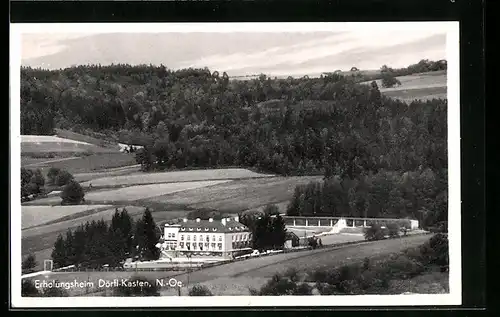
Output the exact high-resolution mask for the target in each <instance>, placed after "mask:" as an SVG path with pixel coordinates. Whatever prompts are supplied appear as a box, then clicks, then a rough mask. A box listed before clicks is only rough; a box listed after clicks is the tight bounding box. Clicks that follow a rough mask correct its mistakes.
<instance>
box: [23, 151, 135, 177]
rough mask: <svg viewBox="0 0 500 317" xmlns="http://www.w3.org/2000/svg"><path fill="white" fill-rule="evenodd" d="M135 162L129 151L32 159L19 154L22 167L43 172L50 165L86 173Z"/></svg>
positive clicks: (73, 171)
mask: <svg viewBox="0 0 500 317" xmlns="http://www.w3.org/2000/svg"><path fill="white" fill-rule="evenodd" d="M136 164H137V163H136V161H135V156H134V155H133V154H129V153H100V154H93V155H89V156H82V157H72V158H65V159H60V158H59V159H58V158H44V159H38V158H35V159H33V158H29V157H27V156H21V166H22V167H26V168H40V169H41V170H42V171H45V172H46V171H48V169H49V168H51V167H56V168H59V169H64V170H67V171H68V172H70V173H72V174H76V173H88V172H90V171H97V170H105V169H107V168H117V167H127V166H131V165H136Z"/></svg>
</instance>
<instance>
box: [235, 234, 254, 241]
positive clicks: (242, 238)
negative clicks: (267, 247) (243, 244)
mask: <svg viewBox="0 0 500 317" xmlns="http://www.w3.org/2000/svg"><path fill="white" fill-rule="evenodd" d="M248 240H250V234H248V233H245V234H235V235H233V241H248Z"/></svg>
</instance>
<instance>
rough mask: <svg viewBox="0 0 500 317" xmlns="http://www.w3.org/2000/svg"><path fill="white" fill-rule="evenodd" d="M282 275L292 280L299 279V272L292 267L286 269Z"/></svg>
mask: <svg viewBox="0 0 500 317" xmlns="http://www.w3.org/2000/svg"><path fill="white" fill-rule="evenodd" d="M284 276H285V277H287V278H289V279H290V281H292V282H297V281H298V280H299V272H298V270H297V269H296V268H294V267H291V268H289V269H287V270H286V272H285V274H284Z"/></svg>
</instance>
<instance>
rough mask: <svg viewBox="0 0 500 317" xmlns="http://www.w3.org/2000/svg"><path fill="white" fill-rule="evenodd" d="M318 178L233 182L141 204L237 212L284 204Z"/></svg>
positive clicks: (278, 178) (147, 200)
mask: <svg viewBox="0 0 500 317" xmlns="http://www.w3.org/2000/svg"><path fill="white" fill-rule="evenodd" d="M320 179H321V177H319V176H303V177H302V176H301V177H273V178H256V179H245V180H235V181H232V182H228V183H223V184H219V185H215V186H210V187H203V188H197V189H192V190H186V191H182V192H178V193H175V194H168V195H163V196H157V197H153V198H150V199H145V200H144V201H145V202H169V203H171V204H176V205H184V206H187V207H189V208H209V209H217V210H221V211H225V212H239V211H245V210H248V209H253V208H258V207H261V206H264V205H267V204H271V203H282V202H284V201H287V200H289V199H290V198H291V197H292V196H293V192H294V190H295V186H297V185H299V184H307V183H309V182H311V181H313V180H320ZM282 205H284V204H283V203H282Z"/></svg>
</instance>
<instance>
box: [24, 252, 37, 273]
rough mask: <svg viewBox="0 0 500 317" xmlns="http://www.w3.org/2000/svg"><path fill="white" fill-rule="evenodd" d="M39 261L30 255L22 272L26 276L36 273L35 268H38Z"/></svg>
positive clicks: (25, 260)
mask: <svg viewBox="0 0 500 317" xmlns="http://www.w3.org/2000/svg"><path fill="white" fill-rule="evenodd" d="M37 264H38V263H37V261H36V258H35V256H34V255H32V254H30V255H28V257H27V258H26V259H24V261H23V263H22V271H23V273H24V274H27V273H32V272H34V268H35V267H36V266H37Z"/></svg>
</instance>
